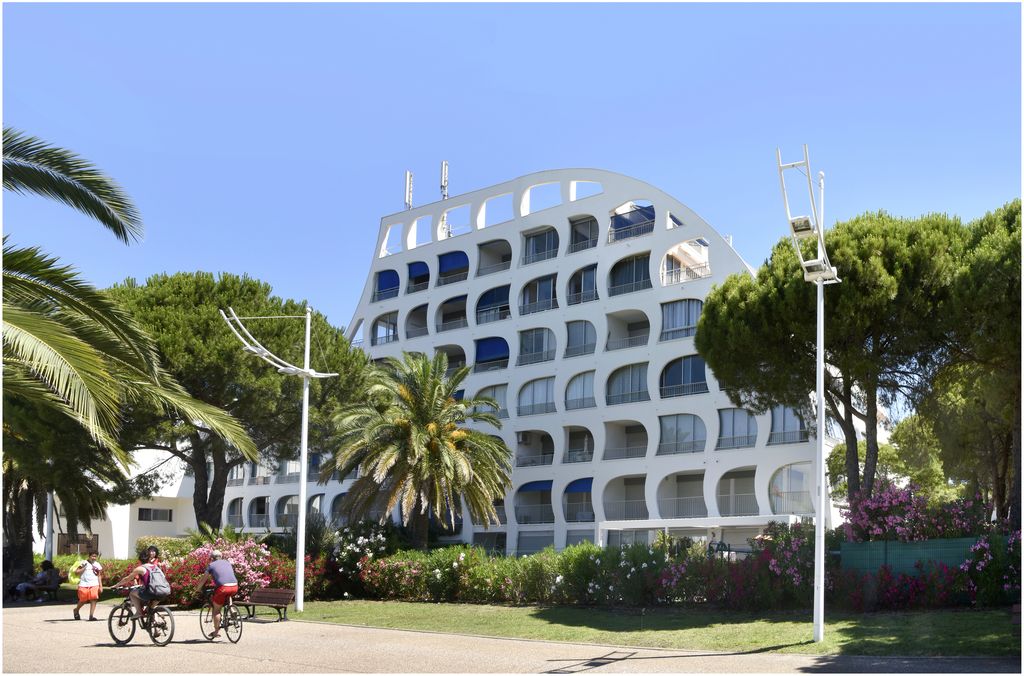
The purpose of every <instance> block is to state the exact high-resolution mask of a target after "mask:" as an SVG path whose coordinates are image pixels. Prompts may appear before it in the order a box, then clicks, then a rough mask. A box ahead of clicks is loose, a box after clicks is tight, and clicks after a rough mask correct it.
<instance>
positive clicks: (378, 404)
mask: <svg viewBox="0 0 1024 676" xmlns="http://www.w3.org/2000/svg"><path fill="white" fill-rule="evenodd" d="M447 371H448V358H447V357H446V356H445V355H444V353H440V352H439V353H438V354H437V355H435V356H434V358H433V359H432V360H431V359H428V358H427V357H426V356H424V355H422V354H411V353H407V352H406V353H403V355H402V359H401V360H398V359H394V358H389V359H388V360H387V362H386V364H385V367H384V369H383V370H378V371H375V373H374V374H373V375H372V376H371V378H370V379H371V384H370V386H369V387H368V392H367V396H366V398H365V400H364V401H363V402H360V403H358V404H354V405H351V406H349V407H347V408H346V409H344V410H342V411H341V412H340V413H339V414H338V416H337V417H336V418H335V424H336V425H337V426H338V431H339V434H340V436H341V439H342V444H341V447H340V448H338V449H337V450H336V451H334V455H333V459H332V460H333V461H329V462H328V463H326V464H325V467H324V469H323V470H322V471H321V481H326V480H327V479H328V478H330V476H331V474H332V473H333V472H334V471H337V472H339V473H340V474H341V475H342V476H345V475H347V474H349V473H351V472H352V471H354V470H356V469H358V470H359V478H358V479H356V481H355V483H354V484H353V486H352V488H351V490H350V491H349V493H348V496H347V497H346V498H345V503H344V505H345V509H346V511H348V513H349V516H350V517H352V518H359V517H361V516H363V515H365V514H366V513H368V512H369V511H370V510H371V509H372V507H373V506H374V504H375V503H377V504H381V503H383V506H384V508H385V510H386V513H390V512H391V511H392V510H394V508H395V507H396V506H398V507H400V508H401V514H402V521H403V523H404V524H405V525H406V526H410V525H411V529H412V532H413V539H414V542H415V543H416V544H418V545H419V546H423V547H425V546H426V542H427V528H428V524H429V519H430V516H431V514H433V515H436V516H437V518H439V519H447V520H448V521H449V523H450V525H451V526H452V527H453V528H454V525H455V517H456V515H457V514H459V513H460V512H461V503H460V497H461V498H464V499H465V501H466V505H467V507H468V508H469V512H470V514H471V515H472V516H473V517H474V519H476V520H478V521H482V522H483V523H491V522H494V523H497V522H498V515H497V511H496V510H495V509H494V501H495V499H497V498H501V497H502V496H504V495H505V491H506V489H507V488H508V485H509V481H510V473H511V469H512V464H511V460H510V454H509V450H508V448H507V447H506V446H505V444H504V442H502V441H501V439H499V438H498V437H495V436H491V435H488V434H485V433H484V432H481V431H479V430H475V429H469V428H466V427H463V424H464V423H466V422H467V421H473V422H477V423H485V424H490V425H493V426H494V427H497V428H500V427H501V423H500V422H499V421H498V419H497V418H496V417H495V415H494V413H492V412H489V411H487V410H484V409H496V408H497V404H496V402H494V401H493V400H491V399H486V398H479V399H462V400H460V399H458V398H457V397H456V396H455V394H456V392H457V391H458V389H459V386H460V385H461V383H462V381H463V380H464V379H465V377H466V375H467V374H468V373H469V368H468V367H465V366H463V367H461V368H459V369H457V370H455V371H454V373H452V374H451V375H446V372H447ZM378 501H379V502H378Z"/></svg>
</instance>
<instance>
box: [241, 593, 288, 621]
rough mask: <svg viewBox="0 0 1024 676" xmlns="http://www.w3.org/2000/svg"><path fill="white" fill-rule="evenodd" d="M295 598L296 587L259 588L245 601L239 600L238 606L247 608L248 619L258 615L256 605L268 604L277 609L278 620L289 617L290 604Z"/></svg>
mask: <svg viewBox="0 0 1024 676" xmlns="http://www.w3.org/2000/svg"><path fill="white" fill-rule="evenodd" d="M294 600H295V590H294V589H270V588H264V589H257V590H256V591H254V592H253V593H252V594H250V595H249V598H248V599H247V600H245V601H238V602H236V603H235V605H236V606H239V607H242V608H245V610H246V612H247V613H248V615H247V616H246V619H247V620H251V619H252V618H254V617H255V616H256V606H267V607H270V608H273V609H274V610H276V611H277V621H278V622H280V621H282V620H287V619H288V604H289V603H291V602H292V601H294Z"/></svg>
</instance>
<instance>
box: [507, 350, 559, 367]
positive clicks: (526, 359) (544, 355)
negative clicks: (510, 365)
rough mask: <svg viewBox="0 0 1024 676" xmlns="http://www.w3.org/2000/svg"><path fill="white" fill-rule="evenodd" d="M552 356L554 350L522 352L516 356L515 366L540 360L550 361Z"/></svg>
mask: <svg viewBox="0 0 1024 676" xmlns="http://www.w3.org/2000/svg"><path fill="white" fill-rule="evenodd" d="M554 358H555V351H554V350H544V351H543V352H524V353H523V354H521V355H519V356H518V357H516V366H526V365H528V364H539V363H540V362H542V361H551V360H553V359H554Z"/></svg>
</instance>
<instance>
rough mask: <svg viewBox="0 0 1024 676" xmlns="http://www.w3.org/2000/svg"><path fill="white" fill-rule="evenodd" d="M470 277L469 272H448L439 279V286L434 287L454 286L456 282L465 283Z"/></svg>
mask: <svg viewBox="0 0 1024 676" xmlns="http://www.w3.org/2000/svg"><path fill="white" fill-rule="evenodd" d="M468 277H469V270H461V271H459V272H448V273H445V274H443V275H441V276H440V277H438V278H437V284H435V285H434V286H445V285H448V284H454V283H456V282H464V281H466V279H467V278H468Z"/></svg>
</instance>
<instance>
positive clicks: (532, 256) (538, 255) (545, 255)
mask: <svg viewBox="0 0 1024 676" xmlns="http://www.w3.org/2000/svg"><path fill="white" fill-rule="evenodd" d="M557 255H558V249H557V248H555V249H546V250H544V251H535V252H534V253H528V254H524V255H523V260H522V265H529V264H530V263H539V262H540V261H546V260H548V259H549V258H554V257H555V256H557Z"/></svg>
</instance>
